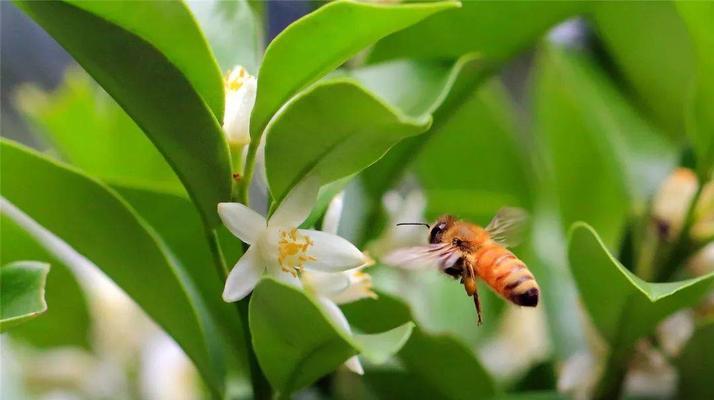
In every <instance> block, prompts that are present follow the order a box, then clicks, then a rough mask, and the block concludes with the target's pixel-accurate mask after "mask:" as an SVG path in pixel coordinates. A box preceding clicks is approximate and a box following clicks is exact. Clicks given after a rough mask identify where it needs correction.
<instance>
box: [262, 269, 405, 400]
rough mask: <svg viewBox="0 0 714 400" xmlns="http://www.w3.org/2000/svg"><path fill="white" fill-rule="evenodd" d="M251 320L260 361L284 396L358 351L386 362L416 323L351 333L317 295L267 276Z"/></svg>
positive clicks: (369, 357)
mask: <svg viewBox="0 0 714 400" xmlns="http://www.w3.org/2000/svg"><path fill="white" fill-rule="evenodd" d="M249 320H250V329H251V334H252V337H253V346H254V348H255V352H256V355H257V358H258V362H259V363H260V366H261V368H262V370H263V371H264V372H265V374H266V376H267V378H268V381H269V382H270V384H271V385H272V386H273V387H274V388H275V389H277V390H278V391H279V392H280V393H281V394H283V395H287V394H289V393H292V392H294V391H295V390H298V389H300V388H302V387H305V386H307V385H309V384H311V383H313V382H314V381H315V380H317V379H318V378H319V377H321V376H323V375H325V374H327V373H328V372H330V371H333V370H334V369H335V368H337V367H338V366H339V365H340V364H342V363H343V362H344V361H345V360H347V358H349V357H350V356H352V355H355V354H358V353H363V354H364V356H365V357H367V358H368V359H370V360H371V361H372V362H377V363H380V362H384V361H385V360H386V359H387V358H388V357H389V356H391V354H393V353H394V352H396V351H398V350H399V349H400V348H401V346H402V345H403V344H404V342H405V341H406V340H407V338H408V337H409V335H410V334H411V330H412V327H413V325H412V324H411V323H410V322H409V321H405V322H404V323H403V324H400V325H401V326H398V327H396V328H394V327H389V328H393V329H390V330H388V331H386V332H380V333H379V334H375V335H358V336H356V337H350V336H348V335H347V334H346V333H345V332H344V331H342V330H341V329H340V328H338V327H336V326H335V325H334V324H333V322H331V321H330V320H329V319H328V317H327V316H326V315H325V313H324V312H323V311H321V309H320V308H319V306H318V305H317V303H316V302H315V301H314V300H313V299H312V298H310V297H308V296H306V295H305V294H304V293H303V292H302V291H300V290H298V289H296V288H294V287H292V286H288V285H286V284H284V283H280V282H278V281H276V280H274V279H273V278H264V279H263V280H262V281H261V282H260V283H259V284H258V286H257V287H256V288H255V290H254V291H253V294H252V296H251V301H250V312H249ZM389 328H386V329H389ZM386 329H385V330H386Z"/></svg>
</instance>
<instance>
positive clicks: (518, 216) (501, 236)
mask: <svg viewBox="0 0 714 400" xmlns="http://www.w3.org/2000/svg"><path fill="white" fill-rule="evenodd" d="M527 222H528V213H527V212H526V211H525V210H523V209H522V208H516V207H504V208H502V209H500V210H498V213H496V216H495V217H493V219H492V220H491V222H489V224H488V225H487V226H486V231H487V232H488V234H489V235H490V236H491V239H493V240H494V241H495V242H497V243H498V244H500V245H501V246H504V247H513V246H517V245H518V244H519V243H521V242H522V241H523V236H524V235H525V231H526V225H527Z"/></svg>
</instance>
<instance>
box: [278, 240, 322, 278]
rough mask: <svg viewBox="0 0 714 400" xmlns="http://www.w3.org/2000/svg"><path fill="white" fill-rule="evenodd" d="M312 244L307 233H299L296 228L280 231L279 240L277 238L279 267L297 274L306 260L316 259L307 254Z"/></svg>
mask: <svg viewBox="0 0 714 400" xmlns="http://www.w3.org/2000/svg"><path fill="white" fill-rule="evenodd" d="M312 245H313V242H312V239H310V237H309V236H307V235H303V234H301V233H300V232H299V231H298V230H297V228H292V229H291V230H289V231H280V240H278V263H279V264H280V268H281V269H282V270H283V271H285V272H289V273H290V274H292V275H293V276H297V274H298V272H300V271H302V269H303V265H305V263H306V262H310V261H316V260H317V259H316V258H315V257H314V256H309V255H307V251H308V250H309V249H310V247H312Z"/></svg>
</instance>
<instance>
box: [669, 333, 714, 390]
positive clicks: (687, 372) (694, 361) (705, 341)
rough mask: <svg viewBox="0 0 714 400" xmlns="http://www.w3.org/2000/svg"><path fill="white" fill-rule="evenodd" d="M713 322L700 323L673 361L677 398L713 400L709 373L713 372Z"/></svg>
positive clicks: (712, 387)
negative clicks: (677, 378) (675, 367)
mask: <svg viewBox="0 0 714 400" xmlns="http://www.w3.org/2000/svg"><path fill="white" fill-rule="evenodd" d="M712 343H714V320H709V321H707V322H704V323H702V324H701V325H700V326H699V327H697V329H696V330H695V331H694V335H693V336H692V338H691V339H689V342H687V345H686V347H684V349H683V350H682V353H681V354H680V355H679V357H678V358H677V359H676V360H675V365H676V366H677V369H678V370H679V380H678V382H677V387H678V397H679V398H681V399H702V400H703V399H711V398H714V386H712V379H711V372H712V371H714V347H713V346H712Z"/></svg>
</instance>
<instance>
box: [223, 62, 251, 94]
mask: <svg viewBox="0 0 714 400" xmlns="http://www.w3.org/2000/svg"><path fill="white" fill-rule="evenodd" d="M248 76H249V75H248V71H246V70H245V68H243V67H238V68H236V69H234V70H229V71H228V72H226V77H225V79H224V81H223V84H224V86H225V88H226V90H232V91H236V90H238V89H240V88H241V86H243V83H245V80H246V79H247V78H248Z"/></svg>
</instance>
